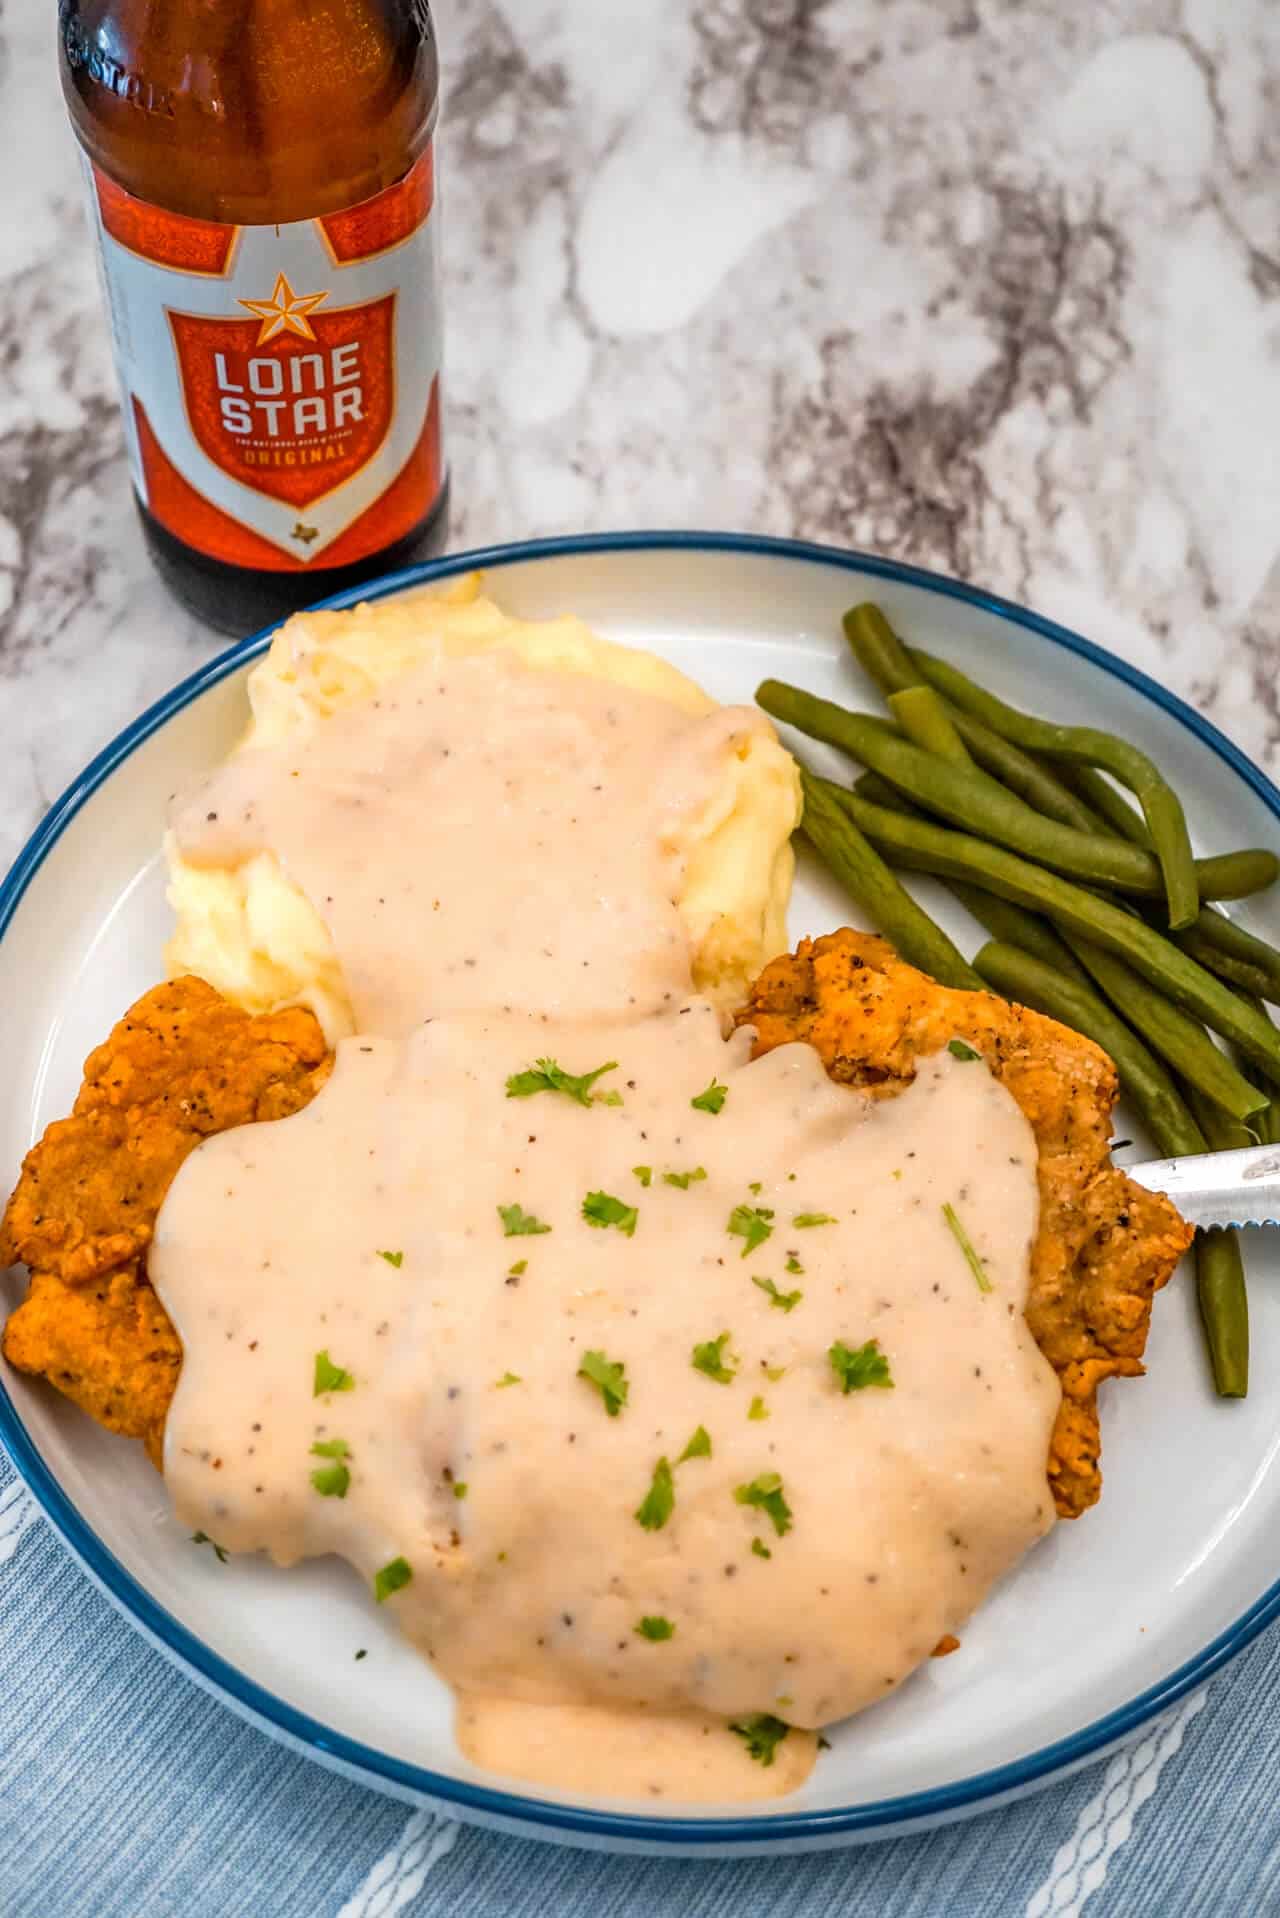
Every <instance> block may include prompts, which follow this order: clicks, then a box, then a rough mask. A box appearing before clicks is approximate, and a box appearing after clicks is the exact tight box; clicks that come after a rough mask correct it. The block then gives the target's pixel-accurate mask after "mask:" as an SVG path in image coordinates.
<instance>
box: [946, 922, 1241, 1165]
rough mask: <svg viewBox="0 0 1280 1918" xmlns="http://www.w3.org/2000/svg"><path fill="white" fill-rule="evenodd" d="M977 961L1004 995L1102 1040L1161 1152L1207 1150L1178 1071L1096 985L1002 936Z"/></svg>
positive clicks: (1097, 1042)
mask: <svg viewBox="0 0 1280 1918" xmlns="http://www.w3.org/2000/svg"><path fill="white" fill-rule="evenodd" d="M973 965H974V970H975V972H977V973H979V974H980V975H981V977H982V978H983V979H985V980H986V982H987V984H988V985H989V986H991V987H993V988H994V990H995V991H996V992H998V993H1001V994H1002V995H1003V996H1004V998H1006V999H1016V1000H1018V1001H1019V1002H1020V1003H1021V1004H1022V1005H1026V1006H1032V1007H1034V1009H1035V1010H1036V1011H1037V1012H1046V1013H1048V1014H1049V1016H1050V1018H1052V1019H1060V1020H1061V1021H1062V1023H1063V1024H1064V1025H1067V1026H1071V1027H1072V1028H1073V1030H1075V1031H1076V1032H1083V1033H1084V1035H1085V1037H1086V1038H1088V1039H1092V1040H1093V1042H1094V1044H1095V1045H1099V1046H1101V1047H1102V1050H1103V1051H1104V1052H1105V1053H1107V1054H1108V1056H1109V1057H1110V1058H1111V1059H1112V1060H1113V1061H1114V1064H1115V1067H1116V1071H1117V1072H1118V1073H1119V1074H1120V1083H1121V1085H1122V1086H1123V1087H1124V1090H1125V1092H1126V1094H1127V1095H1128V1097H1129V1098H1130V1099H1131V1100H1132V1101H1133V1104H1134V1107H1135V1108H1136V1110H1137V1111H1138V1113H1139V1114H1140V1115H1141V1117H1142V1120H1143V1123H1144V1124H1145V1125H1146V1128H1147V1130H1148V1132H1150V1134H1151V1136H1152V1138H1153V1139H1154V1140H1155V1142H1156V1144H1157V1146H1158V1148H1159V1150H1160V1151H1161V1152H1165V1153H1169V1154H1174V1153H1178V1152H1196V1151H1202V1150H1203V1147H1204V1140H1203V1139H1198V1138H1197V1137H1196V1135H1195V1128H1194V1125H1193V1123H1192V1120H1191V1114H1190V1113H1189V1112H1188V1111H1187V1108H1186V1106H1185V1104H1184V1103H1183V1100H1182V1096H1181V1094H1180V1093H1179V1091H1178V1088H1177V1086H1176V1085H1175V1084H1174V1081H1173V1076H1172V1074H1171V1073H1170V1072H1169V1071H1168V1070H1167V1068H1166V1067H1165V1066H1164V1065H1163V1064H1162V1062H1161V1061H1160V1060H1159V1059H1157V1058H1156V1057H1155V1055H1154V1054H1153V1053H1151V1052H1149V1051H1148V1049H1147V1047H1146V1046H1145V1045H1144V1044H1143V1043H1142V1040H1141V1039H1139V1038H1138V1037H1137V1035H1136V1034H1135V1033H1133V1032H1131V1031H1130V1029H1129V1027H1128V1026H1127V1025H1126V1024H1125V1022H1124V1020H1123V1019H1121V1018H1120V1016H1119V1015H1118V1014H1117V1013H1115V1012H1113V1011H1112V1010H1111V1007H1110V1006H1109V1005H1107V1003H1106V1001H1105V1000H1104V999H1102V998H1101V997H1100V995H1099V994H1098V993H1096V992H1095V991H1094V989H1093V987H1092V986H1091V985H1087V984H1086V985H1083V986H1082V985H1080V984H1079V983H1078V982H1077V981H1076V980H1074V979H1069V978H1067V977H1066V975H1065V974H1064V973H1061V972H1059V971H1058V970H1057V968H1056V967H1055V966H1052V965H1046V964H1045V963H1044V962H1043V961H1042V960H1041V959H1039V958H1037V957H1036V956H1035V955H1034V954H1033V953H1029V952H1024V951H1021V950H1020V949H1019V948H1017V947H1016V946H1010V945H1006V944H1005V943H1004V942H1003V941H1001V940H992V941H991V942H990V943H989V944H988V945H985V946H983V948H982V950H981V951H980V952H979V954H978V956H977V958H976V959H975V960H974V962H973Z"/></svg>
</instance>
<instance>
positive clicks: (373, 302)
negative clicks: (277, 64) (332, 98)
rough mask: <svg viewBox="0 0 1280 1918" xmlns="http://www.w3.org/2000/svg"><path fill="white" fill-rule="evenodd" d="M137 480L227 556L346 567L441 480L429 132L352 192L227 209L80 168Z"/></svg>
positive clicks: (420, 506)
mask: <svg viewBox="0 0 1280 1918" xmlns="http://www.w3.org/2000/svg"><path fill="white" fill-rule="evenodd" d="M89 176H90V189H91V196H92V205H93V211H94V215H95V221H96V225H97V230H98V239H99V244H100V248H101V258H102V269H103V279H104V282H105V288H106V297H107V306H108V309H109V312H110V316H111V329H112V336H113V343H114V347H115V357H116V369H117V372H118V373H119V376H120V384H121V388H122V390H123V394H124V417H125V433H126V437H127V440H128V444H129V456H130V461H131V464H132V468H133V478H134V484H135V485H136V487H137V489H138V492H139V494H140V496H141V498H142V500H143V501H144V503H145V504H146V506H147V508H148V510H149V511H150V512H151V513H152V514H154V516H155V518H156V519H158V520H159V521H160V523H161V524H162V525H163V526H166V527H167V528H168V529H169V531H170V532H171V533H174V534H175V535H176V536H177V537H178V538H179V539H180V540H183V541H185V543H186V544H187V545H188V546H193V547H195V548H197V549H198V550H199V551H200V552H202V553H208V554H209V555H210V557H211V558H213V559H219V560H227V561H229V562H231V563H232V564H233V565H236V566H252V567H266V568H269V569H271V570H274V571H277V572H298V571H302V570H304V569H305V568H306V567H308V566H346V565H348V564H350V563H351V562H352V561H353V560H358V559H364V558H365V557H367V556H368V555H369V554H371V553H376V552H378V551H379V550H380V549H381V548H383V547H385V546H389V545H391V544H392V543H393V542H394V541H395V540H397V539H400V538H402V537H403V535H404V534H406V533H408V532H410V531H411V530H412V529H413V528H414V527H415V526H416V525H417V524H418V522H419V521H420V520H422V519H423V518H425V516H426V515H427V513H429V512H430V510H431V508H432V506H434V504H435V502H436V500H437V498H438V497H439V493H440V486H441V481H442V477H443V474H442V467H441V451H440V344H441V342H440V300H439V292H438V281H437V268H436V254H435V224H436V223H435V221H434V220H433V219H432V205H433V200H434V190H433V188H434V176H433V168H432V154H431V149H430V148H428V150H427V152H426V153H424V154H423V155H422V158H421V159H420V160H419V161H418V162H417V164H416V165H415V166H414V167H413V168H412V169H411V171H410V172H408V173H407V174H406V175H405V176H404V178H403V179H402V180H399V181H398V182H397V183H396V184H395V185H394V186H391V187H388V188H387V190H386V191H385V192H383V193H379V194H378V195H376V197H375V198H373V199H371V200H366V201H364V202H363V204H361V205H360V206H355V207H350V208H348V209H346V210H345V211H343V212H340V213H331V214H327V215H325V216H324V217H323V218H320V219H314V220H297V221H293V222H291V223H289V224H288V225H284V226H222V225H218V224H217V223H216V222H214V221H210V220H192V219H187V218H185V217H184V216H183V215H181V214H176V213H167V212H165V211H164V210H163V209H161V208H159V207H155V206H151V205H149V204H148V203H147V202H146V201H144V200H138V199H135V198H134V197H133V195H132V194H129V193H126V192H125V191H124V190H123V188H121V187H119V186H117V185H115V183H114V182H113V181H111V180H109V179H108V178H107V177H106V176H105V175H104V174H102V173H101V172H99V171H98V169H97V168H96V167H90V169H89Z"/></svg>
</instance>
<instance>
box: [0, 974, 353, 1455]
mask: <svg viewBox="0 0 1280 1918" xmlns="http://www.w3.org/2000/svg"><path fill="white" fill-rule="evenodd" d="M331 1064H332V1060H331V1058H330V1055H329V1054H328V1052H327V1050H326V1047H325V1042H324V1036H323V1034H322V1033H321V1031H320V1027H319V1026H318V1025H317V1023H316V1021H315V1019H314V1018H313V1017H312V1015H311V1014H310V1013H309V1012H306V1011H302V1010H300V1009H295V1010H291V1011H287V1012H281V1013H272V1014H267V1015H264V1016H262V1017H259V1018H250V1016H249V1015H248V1014H247V1013H244V1012H241V1011H240V1010H239V1009H238V1008H237V1007H235V1006H233V1005H231V1004H230V1003H229V1002H228V1001H227V1000H225V999H223V998H222V997H221V995H220V994H218V993H217V992H215V991H214V989H213V987H212V986H208V985H206V984H205V983H204V981H203V980H202V979H193V978H184V979H175V980H172V981H170V982H169V983H168V984H166V985H162V986H157V987H155V988H154V990H153V991H151V992H148V993H146V994H145V995H144V996H143V997H142V998H141V999H140V1000H139V1001H138V1003H137V1004H136V1005H135V1006H134V1007H133V1008H132V1009H131V1010H130V1011H129V1012H128V1013H126V1015H125V1017H124V1018H123V1019H122V1020H121V1021H120V1023H119V1024H118V1025H117V1026H116V1027H115V1029H114V1030H113V1032H112V1033H111V1036H110V1037H109V1038H108V1039H107V1041H106V1043H105V1044H104V1045H101V1046H99V1047H98V1048H97V1049H96V1051H94V1052H92V1053H91V1054H90V1055H89V1058H88V1059H87V1060H86V1062H85V1068H84V1084H83V1085H82V1086H81V1088H80V1093H79V1096H78V1097H77V1099H76V1102H75V1106H74V1108H73V1110H72V1116H71V1117H70V1118H69V1119H60V1120H58V1121H56V1122H55V1123H54V1124H53V1125H51V1126H50V1127H49V1128H48V1130H47V1131H46V1132H45V1135H44V1137H43V1139H41V1141H40V1143H39V1144H38V1145H36V1146H34V1147H33V1148H32V1149H31V1151H30V1152H29V1153H28V1154H27V1156H26V1159H25V1160H24V1162H23V1166H22V1173H21V1176H20V1178H19V1180H18V1184H17V1186H16V1188H15V1190H14V1193H13V1196H12V1198H11V1199H10V1200H9V1204H8V1206H7V1207H6V1209H5V1213H4V1217H3V1220H0V1267H4V1266H7V1265H13V1264H15V1263H17V1262H18V1261H19V1260H21V1261H23V1262H24V1263H25V1264H26V1265H27V1266H28V1267H29V1269H30V1272H31V1285H30V1290H29V1291H28V1294H27V1297H26V1298H25V1299H24V1301H23V1302H22V1304H21V1305H20V1306H19V1307H18V1309H17V1310H16V1311H15V1312H13V1313H12V1314H11V1315H10V1318H9V1321H8V1323H7V1325H6V1326H5V1330H4V1338H3V1341H2V1344H0V1349H2V1350H3V1352H4V1356H5V1357H6V1358H7V1359H8V1360H9V1362H10V1364H11V1365H15V1366H17V1367H18V1368H19V1369H20V1370H21V1371H24V1372H34V1373H38V1374H41V1375H42V1376H44V1377H46V1378H48V1379H49V1380H50V1382H51V1383H52V1384H54V1385H56V1386H57V1387H58V1389H59V1390H60V1391H62V1392H64V1393H66V1395H67V1397H68V1398H71V1399H74V1401H75V1402H76V1404H77V1405H79V1406H80V1407H81V1408H82V1409H83V1410H84V1411H86V1412H88V1413H89V1415H90V1417H91V1418H95V1419H97V1420H98V1422H99V1423H100V1424H102V1425H105V1426H106V1427H107V1428H108V1429H109V1430H110V1431H113V1432H121V1433H124V1434H125V1435H126V1436H128V1437H130V1438H140V1439H141V1440H142V1441H143V1442H144V1444H145V1445H146V1447H147V1450H148V1452H149V1453H150V1455H151V1457H152V1459H153V1460H154V1461H155V1463H156V1464H157V1465H159V1463H160V1456H161V1442H162V1438H163V1433H164V1420H165V1414H166V1413H167V1411H168V1408H169V1402H170V1400H171V1399H172V1397H173V1393H174V1388H175V1386H176V1385H177V1381H178V1370H179V1368H180V1366H181V1364H182V1347H181V1344H180V1342H179V1339H178V1335H177V1333H176V1332H175V1331H174V1329H173V1326H172V1325H171V1324H170V1322H169V1318H168V1316H167V1314H166V1313H165V1310H164V1307H163V1306H162V1305H161V1303H160V1301H159V1299H158V1298H157V1297H156V1295H155V1293H154V1291H153V1290H152V1288H151V1286H150V1284H149V1283H148V1281H147V1278H146V1271H145V1254H146V1249H147V1246H148V1245H149V1244H150V1242H151V1234H152V1230H153V1227H154V1225H155V1220H156V1215H157V1213H158V1212H159V1210H160V1204H161V1201H162V1200H163V1198H164V1195H165V1193H166V1192H167V1191H168V1190H169V1187H170V1185H171V1184H172V1183H173V1178H174V1175H175V1173H176V1172H177V1170H178V1167H179V1166H180V1165H181V1164H182V1161H183V1160H184V1159H185V1158H186V1157H187V1154H188V1153H189V1152H191V1151H193V1150H194V1148H195V1147H196V1146H197V1145H199V1143H200V1141H201V1140H202V1139H205V1138H208V1137H210V1136H211V1135H212V1134H213V1133H215V1132H225V1131H226V1130H227V1129H228V1128H229V1127H230V1126H236V1125H246V1124H248V1123H250V1122H251V1121H253V1120H257V1119H280V1118H284V1117H286V1116H287V1115H288V1114H289V1113H291V1112H298V1111H300V1110H301V1109H302V1107H303V1106H305V1105H307V1104H308V1102H309V1101H310V1100H311V1099H312V1098H314V1096H315V1094H316V1092H317V1091H318V1090H319V1088H320V1086H321V1085H322V1084H323V1083H324V1080H325V1078H326V1077H327V1076H328V1073H329V1070H330V1067H331Z"/></svg>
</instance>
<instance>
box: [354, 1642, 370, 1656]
mask: <svg viewBox="0 0 1280 1918" xmlns="http://www.w3.org/2000/svg"><path fill="white" fill-rule="evenodd" d="M368 1656H369V1653H368V1650H367V1649H366V1647H365V1646H363V1645H362V1646H361V1647H360V1650H359V1651H358V1652H357V1653H356V1658H357V1660H359V1659H361V1658H368Z"/></svg>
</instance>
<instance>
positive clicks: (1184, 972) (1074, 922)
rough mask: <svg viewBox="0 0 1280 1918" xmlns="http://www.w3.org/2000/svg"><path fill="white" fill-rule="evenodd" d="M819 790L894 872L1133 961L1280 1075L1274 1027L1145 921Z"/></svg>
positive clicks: (824, 786)
mask: <svg viewBox="0 0 1280 1918" xmlns="http://www.w3.org/2000/svg"><path fill="white" fill-rule="evenodd" d="M814 783H815V785H817V786H818V787H819V788H820V789H821V790H823V791H825V792H827V793H828V794H830V795H831V796H832V797H833V798H834V800H835V803H836V804H837V805H839V806H841V807H842V808H843V809H844V811H845V812H846V813H847V814H848V815H849V817H850V818H851V819H852V820H853V822H854V824H855V825H857V826H859V827H860V828H861V829H862V831H863V832H864V833H865V834H866V835H867V837H868V838H869V839H871V840H872V841H873V842H874V843H875V844H876V845H877V846H883V847H886V848H888V849H889V851H890V852H891V853H892V855H893V856H894V859H895V863H896V864H898V865H904V866H910V867H911V868H912V869H913V870H915V871H917V872H932V873H938V874H940V875H941V876H942V877H943V878H944V879H960V880H970V881H976V882H977V884H979V885H980V886H983V887H984V888H985V889H986V890H987V891H988V892H994V893H998V894H999V895H1000V897H1001V898H1002V899H1011V900H1012V901H1013V903H1014V904H1015V905H1017V906H1027V907H1030V908H1031V910H1032V911H1036V910H1040V911H1043V912H1047V913H1048V914H1049V916H1050V917H1051V918H1053V919H1054V920H1056V921H1057V923H1058V924H1059V925H1062V926H1069V927H1070V928H1071V930H1072V931H1073V932H1079V933H1083V934H1084V936H1085V937H1086V938H1087V939H1092V940H1093V941H1094V942H1095V944H1097V945H1100V946H1103V947H1105V949H1106V950H1107V951H1108V952H1114V953H1117V954H1118V955H1119V956H1120V958H1122V959H1127V960H1128V961H1129V964H1130V965H1131V966H1133V967H1134V968H1135V970H1136V971H1138V972H1140V973H1141V974H1142V976H1143V978H1144V979H1150V980H1151V982H1152V984H1153V985H1156V986H1159V988H1160V990H1161V991H1162V992H1164V993H1166V994H1167V995H1168V996H1169V998H1171V999H1174V1000H1176V1001H1177V1003H1178V1004H1179V1005H1180V1006H1183V1007H1184V1008H1185V1009H1186V1010H1187V1011H1188V1012H1194V1013H1195V1014H1196V1015H1197V1016H1198V1017H1199V1018H1201V1019H1203V1020H1204V1022H1205V1024H1206V1025H1208V1026H1212V1027H1213V1029H1214V1031H1215V1032H1220V1033H1221V1034H1222V1035H1223V1037H1224V1038H1226V1039H1230V1040H1231V1042H1232V1043H1233V1044H1234V1045H1237V1046H1239V1047H1240V1049H1241V1051H1242V1052H1244V1053H1245V1054H1246V1055H1247V1056H1248V1058H1249V1059H1251V1060H1253V1061H1254V1062H1256V1063H1257V1064H1258V1065H1260V1066H1262V1067H1264V1068H1265V1069H1266V1070H1267V1071H1268V1072H1269V1073H1272V1074H1274V1073H1277V1072H1280V1034H1277V1032H1276V1030H1275V1028H1274V1027H1273V1026H1272V1025H1271V1024H1270V1022H1269V1021H1268V1020H1266V1019H1263V1018H1262V1017H1261V1015H1260V1014H1259V1013H1258V1012H1256V1011H1255V1010H1254V1008H1253V1007H1252V1006H1250V1005H1247V1004H1246V1003H1245V1002H1244V1001H1243V1000H1242V999H1239V998H1238V997H1237V996H1236V994H1235V993H1233V992H1232V991H1231V990H1230V988H1229V987H1228V986H1225V985H1223V983H1222V981H1221V980H1220V979H1215V978H1214V976H1213V974H1212V973H1210V972H1206V971H1205V970H1204V968H1203V966H1198V965H1197V964H1196V962H1195V961H1194V959H1188V958H1187V956H1186V954H1185V953H1183V952H1179V951H1178V948H1177V947H1176V946H1174V945H1172V944H1171V943H1170V942H1169V941H1168V940H1167V939H1165V938H1162V937H1161V935H1160V934H1159V933H1158V932H1155V931H1153V929H1152V928H1151V927H1150V926H1148V925H1146V924H1145V923H1144V922H1143V921H1142V920H1141V919H1138V918H1136V917H1135V916H1134V915H1132V914H1130V913H1127V912H1124V911H1122V910H1121V909H1120V907H1118V906H1114V905H1112V904H1111V902H1110V901H1109V900H1107V899H1100V898H1098V897H1097V895H1096V894H1094V893H1089V892H1085V891H1084V890H1083V888H1081V887H1080V886H1073V885H1071V884H1070V883H1069V882H1068V881H1067V880H1065V879H1060V878H1059V877H1058V875H1057V874H1056V873H1052V872H1046V871H1045V870H1044V868H1043V867H1041V866H1034V865H1032V864H1031V862H1030V861H1029V860H1026V859H1019V858H1018V857H1017V856H1016V855H1015V854H1013V853H1010V852H1006V851H1005V850H1004V849H1003V847H1000V846H992V845H988V844H987V842H986V841H985V840H982V839H975V838H974V837H973V836H972V835H971V834H969V833H958V832H952V831H950V830H949V829H948V828H947V827H945V826H935V825H933V824H932V822H930V821H927V820H917V819H906V818H904V817H903V816H902V815H901V814H899V813H893V812H890V811H889V809H888V808H887V807H885V806H875V805H871V804H870V803H868V801H867V800H865V799H863V798H862V797H861V796H860V795H859V794H857V793H852V792H846V791H845V790H844V788H843V787H841V786H835V785H832V784H831V783H830V782H829V781H827V780H817V781H815V782H814Z"/></svg>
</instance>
